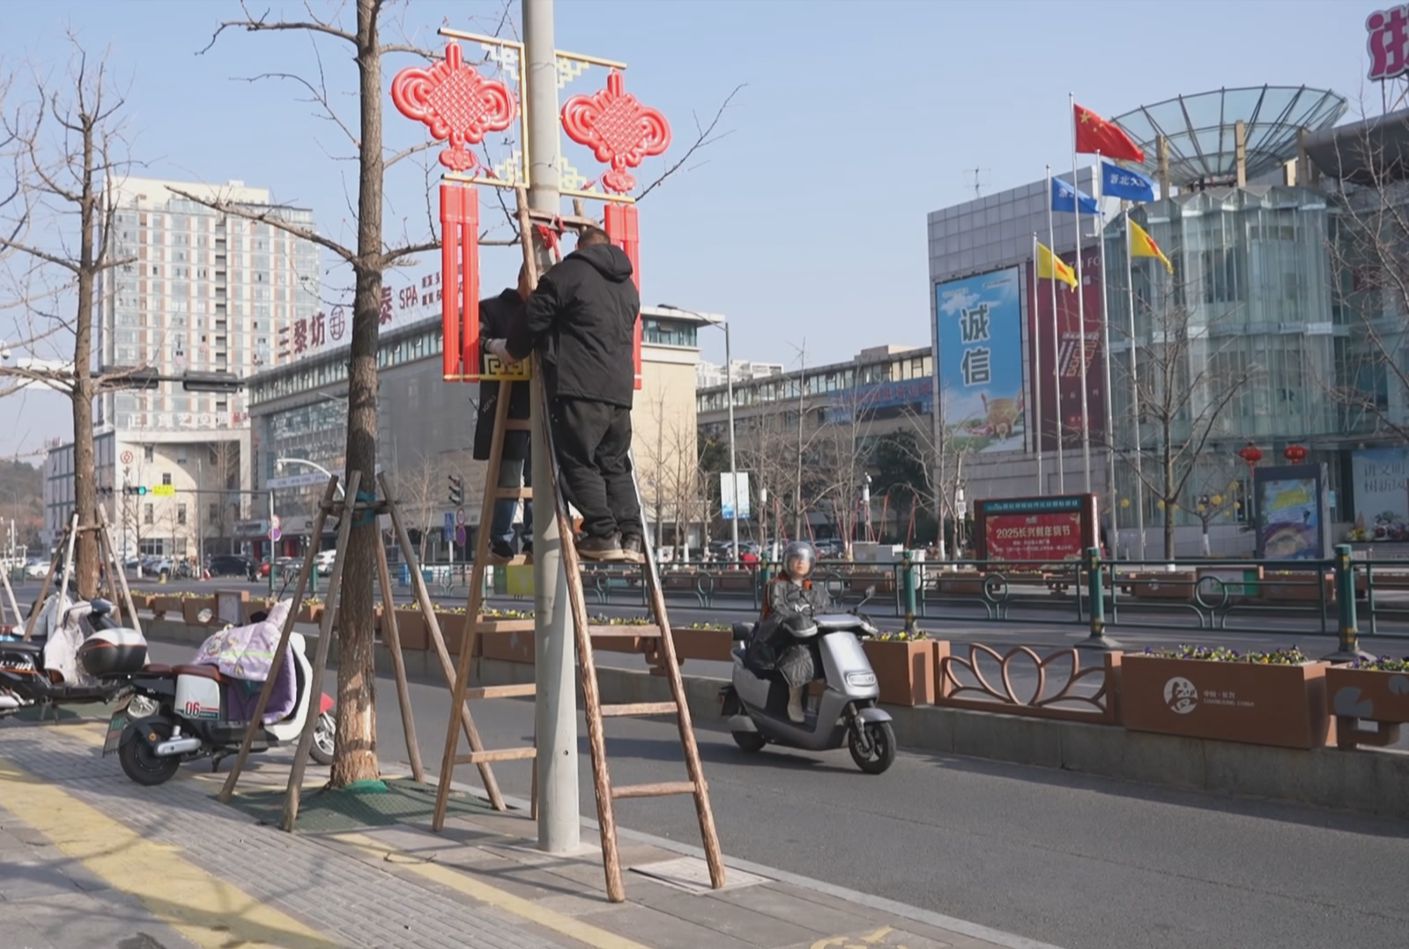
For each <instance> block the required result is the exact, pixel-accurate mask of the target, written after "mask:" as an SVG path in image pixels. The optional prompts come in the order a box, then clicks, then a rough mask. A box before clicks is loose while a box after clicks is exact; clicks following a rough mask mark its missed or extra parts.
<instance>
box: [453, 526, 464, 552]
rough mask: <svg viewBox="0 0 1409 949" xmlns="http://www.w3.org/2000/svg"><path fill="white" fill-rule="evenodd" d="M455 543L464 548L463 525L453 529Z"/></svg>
mask: <svg viewBox="0 0 1409 949" xmlns="http://www.w3.org/2000/svg"><path fill="white" fill-rule="evenodd" d="M455 543H457V544H459V545H460V546H461V547H463V546H465V525H464V524H460V525H459V526H457V527H456V528H455Z"/></svg>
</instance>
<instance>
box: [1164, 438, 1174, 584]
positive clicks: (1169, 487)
mask: <svg viewBox="0 0 1409 949" xmlns="http://www.w3.org/2000/svg"><path fill="white" fill-rule="evenodd" d="M1167 425H1168V423H1166V426H1167ZM1169 436H1170V433H1169V431H1168V428H1166V430H1165V433H1164V458H1163V459H1162V461H1163V463H1164V559H1165V560H1166V561H1172V560H1173V559H1174V506H1175V503H1176V500H1177V499H1176V498H1175V497H1174V496H1173V494H1174V451H1173V449H1172V448H1171V446H1170V440H1169Z"/></svg>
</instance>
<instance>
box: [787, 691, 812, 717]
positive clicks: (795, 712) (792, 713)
mask: <svg viewBox="0 0 1409 949" xmlns="http://www.w3.org/2000/svg"><path fill="white" fill-rule="evenodd" d="M806 720H807V714H806V713H805V712H804V711H803V709H802V686H800V685H794V686H790V687H789V688H788V721H790V722H792V723H793V724H795V725H801V724H802V723H803V722H804V721H806Z"/></svg>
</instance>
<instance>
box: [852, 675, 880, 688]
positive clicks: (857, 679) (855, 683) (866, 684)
mask: <svg viewBox="0 0 1409 949" xmlns="http://www.w3.org/2000/svg"><path fill="white" fill-rule="evenodd" d="M846 684H847V685H848V686H850V687H851V688H854V689H865V688H870V687H871V686H873V685H875V684H876V674H875V673H874V672H848V673H847V674H846Z"/></svg>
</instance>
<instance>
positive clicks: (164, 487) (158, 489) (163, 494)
mask: <svg viewBox="0 0 1409 949" xmlns="http://www.w3.org/2000/svg"><path fill="white" fill-rule="evenodd" d="M152 493H153V494H155V495H156V496H157V497H159V498H170V497H175V495H176V485H174V484H158V485H153V486H152Z"/></svg>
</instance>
